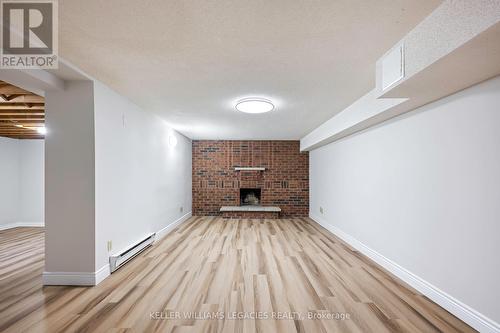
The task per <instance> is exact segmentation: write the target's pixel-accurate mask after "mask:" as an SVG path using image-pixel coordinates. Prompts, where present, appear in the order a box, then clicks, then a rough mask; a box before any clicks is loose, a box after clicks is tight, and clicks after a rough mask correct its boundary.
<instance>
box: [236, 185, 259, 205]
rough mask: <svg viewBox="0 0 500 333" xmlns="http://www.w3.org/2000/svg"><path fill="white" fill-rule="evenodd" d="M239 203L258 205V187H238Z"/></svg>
mask: <svg viewBox="0 0 500 333" xmlns="http://www.w3.org/2000/svg"><path fill="white" fill-rule="evenodd" d="M240 205H241V206H258V205H260V188H240Z"/></svg>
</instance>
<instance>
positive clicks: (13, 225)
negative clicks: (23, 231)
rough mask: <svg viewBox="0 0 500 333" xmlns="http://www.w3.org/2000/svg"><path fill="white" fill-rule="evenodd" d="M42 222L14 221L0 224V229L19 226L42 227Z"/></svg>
mask: <svg viewBox="0 0 500 333" xmlns="http://www.w3.org/2000/svg"><path fill="white" fill-rule="evenodd" d="M44 226H45V224H44V223H43V222H15V223H9V224H0V230H6V229H12V228H19V227H44Z"/></svg>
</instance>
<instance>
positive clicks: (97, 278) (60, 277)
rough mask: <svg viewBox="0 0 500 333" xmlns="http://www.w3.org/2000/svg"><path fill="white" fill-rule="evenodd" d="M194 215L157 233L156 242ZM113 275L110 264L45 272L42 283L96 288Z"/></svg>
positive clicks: (185, 217) (184, 216)
mask: <svg viewBox="0 0 500 333" xmlns="http://www.w3.org/2000/svg"><path fill="white" fill-rule="evenodd" d="M191 215H192V213H191V212H189V213H187V214H185V215H183V216H182V217H180V218H179V219H177V220H175V221H174V222H172V223H170V224H169V225H168V226H166V227H165V228H163V229H161V230H160V231H158V232H157V233H156V241H158V240H159V239H161V238H163V237H165V236H166V235H167V234H168V233H169V232H171V231H172V230H174V229H175V228H176V227H177V226H179V225H180V224H182V223H183V222H185V221H187V220H188V219H189V218H190V217H191ZM109 275H111V270H110V267H109V264H106V265H104V266H102V267H101V268H99V269H98V270H97V271H95V272H43V274H42V281H43V285H45V286H96V285H98V284H99V283H101V282H102V281H103V280H104V279H106V278H107V277H108V276H109Z"/></svg>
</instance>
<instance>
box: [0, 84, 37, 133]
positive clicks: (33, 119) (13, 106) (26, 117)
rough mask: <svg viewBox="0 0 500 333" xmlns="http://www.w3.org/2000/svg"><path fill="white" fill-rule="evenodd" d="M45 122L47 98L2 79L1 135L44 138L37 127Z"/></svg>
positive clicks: (0, 90)
mask: <svg viewBox="0 0 500 333" xmlns="http://www.w3.org/2000/svg"><path fill="white" fill-rule="evenodd" d="M44 124H45V99H44V98H43V97H41V96H38V95H35V94H33V93H31V92H29V91H27V90H24V89H21V88H19V87H16V86H13V85H11V84H9V83H7V82H4V81H0V136H5V137H9V138H15V139H43V135H41V134H40V133H38V132H37V128H39V127H43V126H44Z"/></svg>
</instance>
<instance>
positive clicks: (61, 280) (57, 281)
mask: <svg viewBox="0 0 500 333" xmlns="http://www.w3.org/2000/svg"><path fill="white" fill-rule="evenodd" d="M109 274H110V270H109V264H107V265H104V266H103V267H101V268H100V269H98V270H97V271H95V272H43V274H42V281H43V285H44V286H95V285H98V284H99V283H100V282H101V281H102V280H104V279H105V278H106V277H108V275H109Z"/></svg>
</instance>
